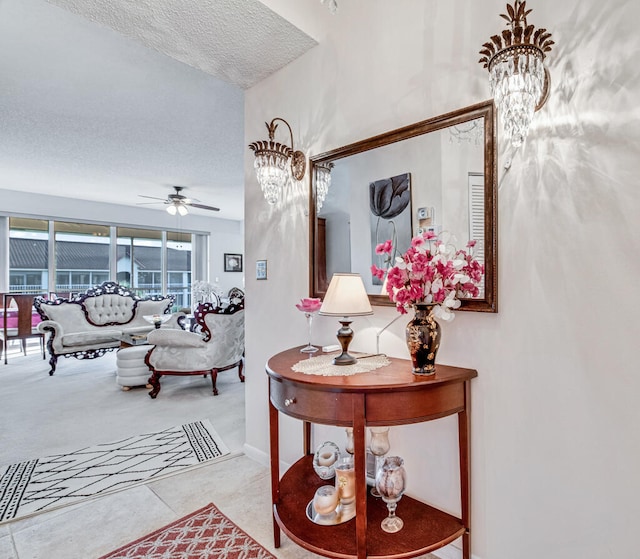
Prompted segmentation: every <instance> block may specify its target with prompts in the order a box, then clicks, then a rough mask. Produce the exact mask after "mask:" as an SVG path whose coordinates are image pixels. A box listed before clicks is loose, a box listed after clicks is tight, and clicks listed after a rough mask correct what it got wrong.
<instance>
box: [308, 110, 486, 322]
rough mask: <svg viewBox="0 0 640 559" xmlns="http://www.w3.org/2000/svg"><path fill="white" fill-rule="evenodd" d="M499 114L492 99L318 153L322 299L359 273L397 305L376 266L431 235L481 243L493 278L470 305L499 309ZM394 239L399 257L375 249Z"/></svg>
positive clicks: (314, 261)
mask: <svg viewBox="0 0 640 559" xmlns="http://www.w3.org/2000/svg"><path fill="white" fill-rule="evenodd" d="M493 118H494V117H493V104H492V103H491V102H490V101H489V102H486V103H482V104H479V105H475V106H473V107H468V108H466V109H462V110H460V111H456V112H454V113H449V114H447V115H442V116H441V117H436V118H434V119H430V120H427V121H423V122H419V123H416V124H414V125H411V126H408V127H405V128H402V129H399V130H395V131H392V132H389V133H387V134H382V135H380V136H376V137H374V138H370V139H368V140H364V141H362V142H358V143H356V144H351V145H349V146H345V147H343V148H339V149H337V150H333V151H332V152H328V153H326V154H322V155H318V156H315V157H312V158H311V168H312V177H313V188H312V200H311V201H310V204H311V212H310V214H312V222H311V224H310V225H311V228H310V229H311V234H312V237H313V238H312V243H311V251H312V254H311V260H310V262H311V266H312V270H311V278H312V293H313V295H314V296H320V297H321V296H322V294H323V293H324V292H325V291H326V288H327V286H328V282H329V280H330V279H331V276H332V275H333V274H334V273H336V272H356V273H359V274H360V275H361V276H362V279H363V281H364V283H365V286H366V288H367V293H368V294H369V295H370V299H371V302H372V303H373V304H382V305H385V304H387V305H390V304H392V303H391V302H390V301H389V298H388V297H387V295H386V291H385V289H384V285H383V280H381V279H379V278H377V277H375V276H374V275H373V274H372V273H371V266H372V264H375V265H376V266H378V267H379V268H383V269H386V268H387V267H389V265H393V262H394V259H395V256H400V255H401V254H403V253H404V252H405V251H406V250H407V248H408V247H409V246H410V243H411V238H412V237H413V236H415V235H417V234H420V233H424V232H427V231H431V232H433V233H434V234H436V235H442V236H444V237H446V238H448V239H449V240H450V241H451V242H452V243H453V244H454V245H455V246H456V247H458V248H464V247H465V246H466V244H467V242H468V241H469V240H474V241H476V246H475V248H474V252H475V254H476V257H477V258H478V260H480V261H481V262H483V263H484V264H485V280H484V282H483V285H482V286H481V290H480V293H479V294H478V296H477V297H473V298H468V299H466V300H463V305H462V308H466V309H467V310H482V311H488V312H496V310H497V289H496V282H495V279H496V278H495V267H496V258H497V254H496V251H495V242H496V219H495V211H496V205H495V197H496V185H495V177H494V168H495V152H494V126H493V124H494V120H493ZM388 239H390V240H391V241H392V244H393V247H394V250H393V254H392V258H391V259H390V261H389V259H388V255H386V254H383V255H379V254H376V251H375V247H376V246H377V245H378V244H380V243H383V242H385V241H386V240H388Z"/></svg>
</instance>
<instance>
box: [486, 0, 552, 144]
mask: <svg viewBox="0 0 640 559" xmlns="http://www.w3.org/2000/svg"><path fill="white" fill-rule="evenodd" d="M531 11H532V10H527V9H526V2H521V1H520V0H516V1H515V2H514V4H513V5H510V4H507V13H506V14H500V17H502V18H504V19H506V20H507V23H508V28H507V29H505V30H503V31H502V33H501V34H499V35H492V37H491V42H487V43H484V45H482V46H483V48H482V50H481V51H480V54H481V55H482V58H481V59H480V61H479V62H480V63H481V64H483V65H484V67H485V68H487V69H488V70H489V84H490V86H491V94H492V95H493V96H494V98H495V101H496V105H497V107H498V113H499V114H500V120H501V122H502V125H503V129H504V133H505V137H506V138H507V140H508V141H510V142H511V144H512V145H513V146H514V147H519V146H520V145H521V144H522V142H523V141H524V139H525V138H526V137H527V132H528V130H529V125H530V124H531V121H532V119H533V113H534V112H535V111H537V110H539V109H540V108H541V107H542V106H543V105H544V103H545V101H546V100H547V97H548V95H549V80H550V77H549V70H547V68H546V67H545V65H544V59H545V56H546V54H545V53H547V52H549V51H550V50H551V45H553V44H554V42H553V41H552V40H551V33H549V32H547V30H546V29H544V28H539V29H537V30H536V31H535V32H534V26H533V25H530V24H527V16H528V15H529V14H530V13H531Z"/></svg>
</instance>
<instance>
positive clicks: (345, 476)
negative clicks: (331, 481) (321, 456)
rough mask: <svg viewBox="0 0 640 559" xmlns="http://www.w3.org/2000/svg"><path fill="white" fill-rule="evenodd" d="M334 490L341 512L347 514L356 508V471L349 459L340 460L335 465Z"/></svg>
mask: <svg viewBox="0 0 640 559" xmlns="http://www.w3.org/2000/svg"><path fill="white" fill-rule="evenodd" d="M335 471H336V490H337V491H338V497H339V499H340V505H342V510H343V511H346V513H347V514H348V513H349V511H351V509H353V511H355V506H356V470H355V468H354V466H353V459H352V458H351V457H348V458H342V459H341V460H340V462H338V463H337V464H336V467H335Z"/></svg>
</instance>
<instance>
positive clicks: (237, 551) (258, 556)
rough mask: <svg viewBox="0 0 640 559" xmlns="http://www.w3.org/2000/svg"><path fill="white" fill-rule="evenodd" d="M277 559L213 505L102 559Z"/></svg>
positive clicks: (101, 558)
mask: <svg viewBox="0 0 640 559" xmlns="http://www.w3.org/2000/svg"><path fill="white" fill-rule="evenodd" d="M187 557H188V558H189V559H213V558H215V559H276V558H275V556H274V555H272V554H271V553H269V552H268V551H267V550H266V549H265V548H264V547H262V546H261V545H260V544H259V543H258V542H256V541H255V540H254V539H253V538H251V537H250V536H249V535H248V534H247V533H246V532H244V531H243V530H241V529H240V528H238V526H236V525H235V524H234V523H233V522H231V520H229V519H228V518H227V517H226V516H225V515H224V514H222V513H221V512H220V511H219V510H218V509H217V508H216V507H215V505H214V504H213V503H210V504H208V505H207V506H206V507H204V508H201V509H200V510H197V511H195V512H192V513H191V514H189V515H187V516H185V517H184V518H180V519H179V520H176V521H175V522H172V523H171V524H168V525H167V526H164V527H163V528H160V529H159V530H156V531H155V532H152V533H151V534H148V535H147V536H143V537H142V538H140V539H138V540H136V541H134V542H131V543H130V544H127V545H125V546H123V547H121V548H119V549H116V550H115V551H112V552H111V553H109V554H107V555H103V556H102V557H100V559H184V558H187Z"/></svg>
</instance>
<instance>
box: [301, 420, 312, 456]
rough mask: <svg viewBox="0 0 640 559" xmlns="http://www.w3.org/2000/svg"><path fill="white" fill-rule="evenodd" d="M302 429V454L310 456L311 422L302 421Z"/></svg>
mask: <svg viewBox="0 0 640 559" xmlns="http://www.w3.org/2000/svg"><path fill="white" fill-rule="evenodd" d="M302 429H303V433H302V452H304V454H305V455H307V454H311V422H310V421H303V422H302Z"/></svg>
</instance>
